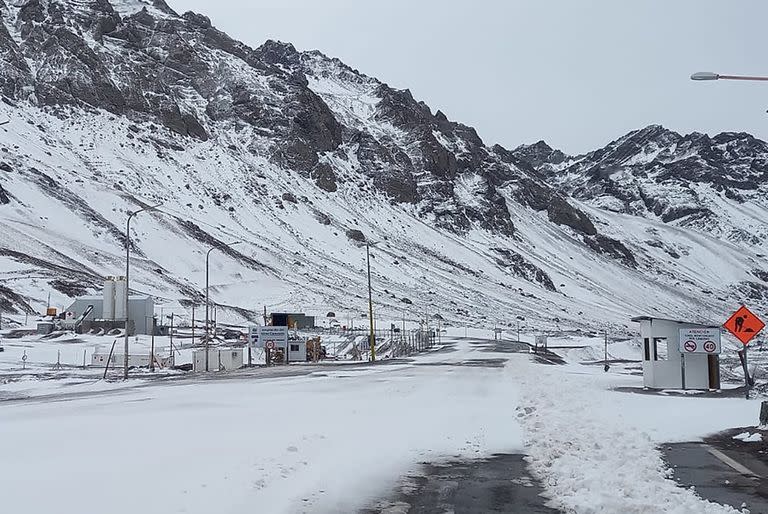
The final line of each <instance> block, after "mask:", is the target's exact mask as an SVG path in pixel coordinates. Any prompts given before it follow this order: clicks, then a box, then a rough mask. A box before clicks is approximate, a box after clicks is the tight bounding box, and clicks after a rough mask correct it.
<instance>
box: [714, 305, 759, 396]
mask: <svg viewBox="0 0 768 514" xmlns="http://www.w3.org/2000/svg"><path fill="white" fill-rule="evenodd" d="M723 326H724V327H725V328H726V330H728V331H729V332H730V333H731V334H733V335H734V336H735V337H736V339H738V340H739V341H741V344H743V345H744V350H743V352H739V353H741V354H742V355H743V359H742V363H743V364H744V382H745V384H746V393H745V396H746V398H747V399H749V388H750V387H751V386H752V380H751V379H750V377H749V367H748V366H747V347H748V346H749V342H750V341H751V340H752V339H753V338H754V337H755V336H756V335H757V334H758V333H759V332H760V331H761V330H762V329H763V328H765V323H763V320H761V319H760V318H758V317H757V316H756V315H755V314H753V313H752V311H750V310H749V309H747V308H746V307H745V306H744V305H742V306H741V307H739V309H738V310H737V311H736V312H734V313H733V315H732V316H731V317H730V318H728V321H726V322H725V323H724V324H723Z"/></svg>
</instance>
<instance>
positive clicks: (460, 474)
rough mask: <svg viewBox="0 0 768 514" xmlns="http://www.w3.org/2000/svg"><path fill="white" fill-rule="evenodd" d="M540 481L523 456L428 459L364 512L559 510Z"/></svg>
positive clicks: (463, 513) (362, 513)
mask: <svg viewBox="0 0 768 514" xmlns="http://www.w3.org/2000/svg"><path fill="white" fill-rule="evenodd" d="M541 492H542V488H541V486H540V485H539V484H538V483H537V482H536V481H535V480H534V479H533V478H532V477H531V476H530V474H529V473H528V470H527V468H526V463H525V461H524V460H523V456H522V455H494V456H493V457H491V458H488V459H479V460H470V461H454V462H446V463H443V464H436V463H430V464H424V465H422V467H421V469H420V470H419V471H418V472H416V473H413V474H412V475H408V476H406V477H404V478H403V479H402V480H401V481H400V484H399V485H398V487H397V489H396V491H394V492H393V494H392V496H391V497H390V498H387V499H383V500H380V501H377V502H375V503H374V505H372V506H370V507H368V508H366V509H363V510H361V511H360V514H384V513H400V512H402V513H405V512H407V513H408V514H438V513H439V514H444V513H447V512H451V513H454V514H478V513H484V512H504V513H517V514H521V513H526V514H527V513H530V514H539V513H555V512H559V511H557V510H554V509H551V508H549V507H546V506H545V505H544V504H545V501H546V500H545V499H544V498H543V497H542V496H541Z"/></svg>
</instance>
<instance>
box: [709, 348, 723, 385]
mask: <svg viewBox="0 0 768 514" xmlns="http://www.w3.org/2000/svg"><path fill="white" fill-rule="evenodd" d="M707 363H708V365H709V388H710V389H720V356H718V355H708V356H707Z"/></svg>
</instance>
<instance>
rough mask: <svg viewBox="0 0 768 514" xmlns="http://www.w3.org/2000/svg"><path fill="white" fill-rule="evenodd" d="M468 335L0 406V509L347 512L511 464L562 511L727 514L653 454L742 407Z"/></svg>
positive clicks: (747, 404) (745, 406)
mask: <svg viewBox="0 0 768 514" xmlns="http://www.w3.org/2000/svg"><path fill="white" fill-rule="evenodd" d="M486 334H487V333H486ZM452 335H453V336H463V330H461V331H460V333H453V334H452ZM469 335H470V336H473V335H474V336H477V335H482V333H474V334H469ZM472 341H473V339H463V338H462V337H454V338H452V339H448V338H446V343H447V344H446V347H445V348H444V349H442V350H438V351H432V352H429V353H427V354H424V355H420V356H418V357H416V358H415V359H413V360H411V361H408V362H404V361H392V362H390V363H382V364H379V365H376V366H369V365H358V366H354V367H350V366H349V365H346V366H339V367H332V366H323V367H322V368H317V369H315V368H312V369H309V370H308V374H306V375H303V376H292V377H284V378H270V377H269V376H266V377H264V378H258V375H257V374H253V373H251V374H248V375H243V376H242V377H240V378H238V377H237V376H235V377H234V378H232V375H229V377H230V378H231V379H229V380H198V379H195V378H190V379H186V380H175V381H171V382H162V383H157V384H149V385H144V386H142V387H138V388H135V387H134V388H124V389H116V390H113V391H111V392H110V394H105V393H104V392H101V393H99V392H94V393H92V394H86V395H83V396H80V397H76V398H72V397H69V398H68V401H50V400H34V399H33V400H28V401H16V402H6V403H0V455H2V456H3V466H2V467H0V506H2V507H3V510H4V511H5V510H8V511H9V512H63V513H69V512H73V513H74V512H78V513H79V512H88V511H90V510H92V511H97V510H99V509H103V506H105V505H108V506H109V507H108V508H109V511H110V512H113V513H122V512H125V513H132V514H134V513H136V512H143V513H154V512H157V513H166V512H201V513H202V512H221V513H225V512H231V513H239V512H271V513H272V512H274V513H281V512H291V513H293V512H350V511H354V510H355V509H357V508H360V507H363V506H365V505H369V504H370V503H371V501H373V500H375V499H376V498H382V497H385V496H387V494H388V493H389V491H391V490H392V488H393V487H394V485H395V484H396V482H397V480H398V479H399V478H400V477H401V476H403V475H404V474H405V473H411V472H413V471H414V470H415V469H416V468H417V467H418V463H419V462H439V461H441V460H445V459H456V458H461V459H470V458H479V457H486V456H489V455H491V454H493V453H526V454H528V457H527V459H528V460H529V462H530V465H531V468H532V471H533V472H534V474H535V475H536V476H538V478H539V479H540V480H541V482H542V484H543V485H544V487H545V492H546V494H547V495H548V496H549V498H548V501H549V502H550V504H551V505H552V506H554V507H557V508H560V509H563V510H566V511H570V512H579V513H590V512H627V513H641V512H642V513H645V512H679V513H699V512H732V510H731V509H730V508H726V507H722V506H718V505H714V504H709V503H707V502H705V501H703V500H701V499H700V498H698V497H697V496H696V495H695V493H694V492H692V491H690V490H686V489H682V488H679V487H677V486H676V484H675V482H674V481H672V480H670V479H669V478H667V476H668V473H667V470H666V469H665V466H664V464H663V462H662V460H661V457H660V454H659V453H658V452H657V450H656V445H658V444H661V443H663V442H671V441H687V440H696V439H699V438H701V437H703V436H705V435H707V434H709V433H713V432H716V431H719V430H721V429H725V428H728V427H733V426H748V425H753V424H754V422H755V421H756V417H757V412H758V410H759V402H757V401H746V400H743V399H741V398H738V399H737V398H730V399H709V398H686V397H672V396H669V397H659V396H647V395H638V394H630V393H622V392H616V391H614V390H613V389H614V388H616V387H620V386H627V385H634V386H638V385H639V384H640V380H641V378H640V377H637V376H633V375H631V374H627V373H626V372H625V369H624V368H622V367H620V366H615V367H614V368H612V371H611V372H610V373H608V374H605V373H603V371H602V368H601V367H599V366H587V365H582V364H578V363H575V362H569V363H567V364H566V365H564V366H547V365H542V364H536V363H535V362H534V360H533V359H532V358H531V356H530V355H528V354H520V353H509V352H505V351H493V350H499V349H502V350H503V349H504V345H501V346H497V345H493V344H487V345H477V344H471V342H472ZM221 377H222V378H223V375H222V376H221ZM0 388H2V386H0ZM713 413H716V415H713ZM512 478H514V477H510V479H512ZM124 488H127V490H128V491H129V492H127V493H126V492H125V489H124ZM41 491H44V492H45V494H40V492H41ZM118 498H119V501H116V499H118ZM89 506H91V507H93V508H92V509H90V510H89Z"/></svg>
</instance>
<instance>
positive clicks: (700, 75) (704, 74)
mask: <svg viewBox="0 0 768 514" xmlns="http://www.w3.org/2000/svg"><path fill="white" fill-rule="evenodd" d="M691 80H752V81H755V80H756V81H759V82H764V81H768V77H755V76H748V75H720V74H719V73H712V72H711V71H699V72H696V73H694V74H693V75H691Z"/></svg>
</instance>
